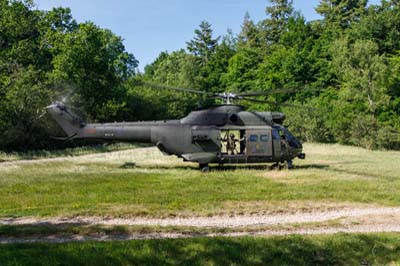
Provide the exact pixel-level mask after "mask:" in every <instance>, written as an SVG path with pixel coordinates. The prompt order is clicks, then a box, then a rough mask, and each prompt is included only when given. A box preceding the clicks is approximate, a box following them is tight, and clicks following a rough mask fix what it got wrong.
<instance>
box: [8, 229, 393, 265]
mask: <svg viewBox="0 0 400 266" xmlns="http://www.w3.org/2000/svg"><path fill="white" fill-rule="evenodd" d="M0 264H1V265H4V266H11V265H13V266H14V265H75V266H76V265H98V266H100V265H399V264H400V235H399V234H364V235H360V234H336V235H327V236H312V237H311V236H287V237H271V238H253V237H242V238H223V237H218V238H194V239H176V240H169V239H165V240H135V241H126V242H119V241H114V242H100V243H99V242H85V243H77V242H71V243H64V244H9V245H1V246H0Z"/></svg>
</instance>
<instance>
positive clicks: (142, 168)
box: [0, 144, 400, 217]
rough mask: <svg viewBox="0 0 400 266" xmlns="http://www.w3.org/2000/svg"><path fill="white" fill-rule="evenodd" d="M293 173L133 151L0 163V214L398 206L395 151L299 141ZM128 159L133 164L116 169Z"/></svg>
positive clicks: (399, 160) (398, 155)
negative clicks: (208, 166)
mask: <svg viewBox="0 0 400 266" xmlns="http://www.w3.org/2000/svg"><path fill="white" fill-rule="evenodd" d="M305 152H306V153H307V155H308V157H307V159H306V160H305V161H296V164H297V167H296V169H294V170H290V171H287V170H282V171H276V170H269V169H266V168H265V167H259V166H257V167H252V166H237V167H232V166H231V167H227V168H224V169H222V170H221V169H220V170H217V169H214V171H212V172H211V173H209V174H202V173H201V172H200V171H198V169H197V165H195V164H190V163H189V164H188V163H184V162H181V161H180V160H179V159H176V158H175V157H165V156H162V155H161V154H160V153H159V152H158V151H157V150H155V149H133V150H128V151H124V152H119V153H107V154H94V155H85V156H81V157H73V158H65V159H62V160H58V159H55V160H38V161H32V162H12V163H3V164H0V187H1V190H0V217H20V216H75V215H100V216H113V217H118V216H124V217H128V216H154V217H156V216H158V217H160V216H161V217H163V216H176V215H180V216H185V215H186V216H188V215H215V214H241V213H258V212H274V211H287V210H288V209H294V210H298V209H304V208H314V207H321V206H324V205H328V206H332V204H333V205H349V204H351V205H363V204H368V205H385V206H398V205H399V204H400V193H399V191H400V178H399V177H400V152H386V151H368V150H364V149H361V148H355V147H345V146H340V145H321V144H306V145H305ZM132 161H134V162H135V163H136V164H137V167H136V168H128V169H126V168H123V167H122V166H123V165H124V164H125V163H126V162H132Z"/></svg>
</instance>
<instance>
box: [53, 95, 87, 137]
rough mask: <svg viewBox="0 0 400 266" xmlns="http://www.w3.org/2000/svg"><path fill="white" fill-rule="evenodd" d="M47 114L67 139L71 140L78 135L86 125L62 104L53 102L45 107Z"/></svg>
mask: <svg viewBox="0 0 400 266" xmlns="http://www.w3.org/2000/svg"><path fill="white" fill-rule="evenodd" d="M47 112H48V113H49V114H50V115H51V116H52V117H53V118H54V120H56V122H57V123H58V124H59V125H60V126H61V128H62V129H63V130H64V131H65V133H66V134H67V135H68V137H67V138H73V137H75V136H77V135H79V133H80V131H81V129H82V128H83V127H85V125H86V123H85V122H84V121H83V120H82V118H80V117H79V116H77V115H76V114H74V113H73V112H71V111H70V110H68V108H67V107H66V106H65V105H64V104H63V103H60V102H55V103H53V104H52V105H49V106H47Z"/></svg>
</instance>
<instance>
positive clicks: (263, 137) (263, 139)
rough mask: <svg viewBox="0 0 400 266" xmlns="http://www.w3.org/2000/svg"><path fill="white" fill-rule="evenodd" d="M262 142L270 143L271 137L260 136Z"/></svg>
mask: <svg viewBox="0 0 400 266" xmlns="http://www.w3.org/2000/svg"><path fill="white" fill-rule="evenodd" d="M260 140H261V141H262V142H268V141H269V136H268V135H261V136H260Z"/></svg>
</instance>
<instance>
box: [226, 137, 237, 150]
mask: <svg viewBox="0 0 400 266" xmlns="http://www.w3.org/2000/svg"><path fill="white" fill-rule="evenodd" d="M236 142H237V140H236V139H235V134H232V133H231V134H229V137H228V139H227V142H226V150H227V152H228V154H229V152H230V153H231V155H233V154H235V153H237V150H236Z"/></svg>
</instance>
